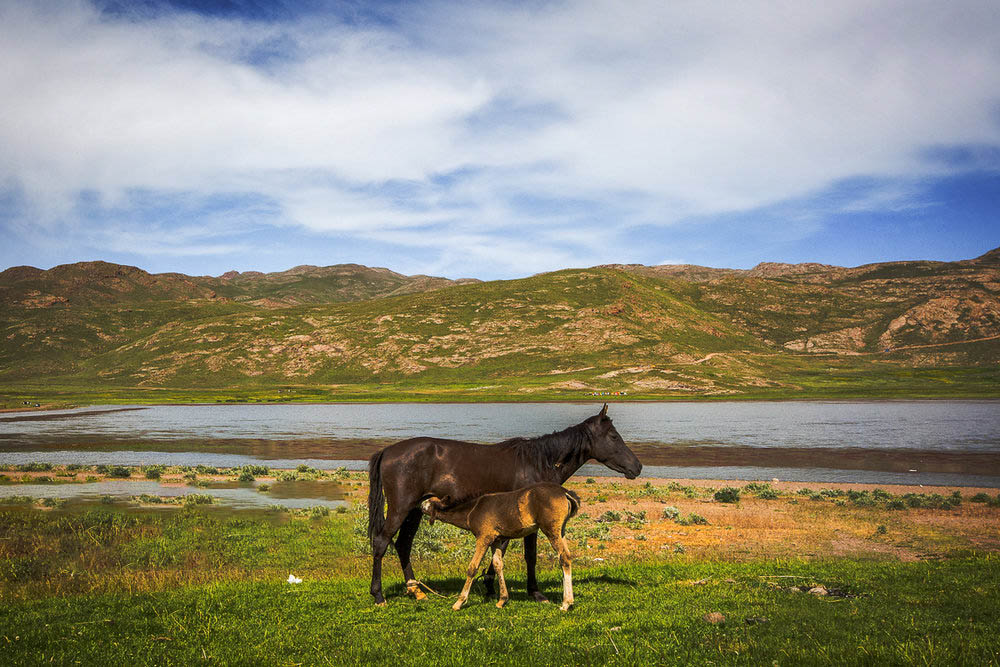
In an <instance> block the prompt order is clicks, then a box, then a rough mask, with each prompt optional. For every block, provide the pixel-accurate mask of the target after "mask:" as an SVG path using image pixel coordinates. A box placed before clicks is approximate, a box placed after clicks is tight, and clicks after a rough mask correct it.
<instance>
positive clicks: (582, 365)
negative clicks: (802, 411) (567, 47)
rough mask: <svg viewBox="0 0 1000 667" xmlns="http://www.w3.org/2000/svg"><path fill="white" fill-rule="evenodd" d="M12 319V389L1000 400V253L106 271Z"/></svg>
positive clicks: (25, 306) (60, 289) (59, 278)
mask: <svg viewBox="0 0 1000 667" xmlns="http://www.w3.org/2000/svg"><path fill="white" fill-rule="evenodd" d="M0 305H2V306H3V314H2V316H0V326H2V327H3V331H4V335H3V338H2V340H0V387H2V386H4V385H6V386H11V387H16V386H18V385H19V384H25V383H29V384H32V385H36V384H37V383H38V382H39V381H40V380H41V379H43V378H45V379H47V380H48V381H51V382H57V383H69V384H78V385H79V384H85V385H88V386H89V385H92V386H105V387H125V388H127V387H145V388H156V387H171V388H213V389H220V390H226V389H229V390H234V389H239V388H243V389H246V388H267V387H279V386H314V387H326V388H330V387H338V386H340V387H343V386H351V387H360V386H365V387H377V386H378V385H385V386H388V385H392V386H407V387H437V388H442V390H445V389H447V388H449V387H450V388H453V389H455V390H456V391H463V392H473V393H474V392H475V391H484V392H486V393H487V394H489V395H523V396H533V395H544V396H547V395H557V396H574V395H583V394H586V393H595V392H629V393H630V394H632V395H637V394H638V395H648V396H661V395H764V396H766V395H770V394H775V395H777V394H781V395H796V393H802V395H809V392H810V391H818V389H817V388H826V389H823V391H828V392H833V391H834V389H832V388H836V391H845V392H847V393H850V392H851V391H854V392H855V393H864V392H865V391H868V392H869V393H871V392H872V391H874V392H876V393H878V392H879V391H886V392H890V394H891V392H892V391H895V389H893V387H903V386H905V387H909V388H910V389H908V390H907V391H911V393H920V388H921V387H922V386H924V384H926V383H927V382H928V381H929V380H927V378H937V379H935V380H933V381H934V382H939V383H940V390H941V392H943V393H945V394H947V392H948V391H949V387H951V390H953V391H954V390H959V389H961V388H962V387H963V386H966V384H968V383H969V382H972V381H973V380H970V379H969V378H973V379H974V381H975V382H976V383H978V384H977V385H976V386H977V387H978V389H976V392H978V394H979V395H995V394H996V391H997V386H998V384H997V379H998V378H997V364H998V362H1000V252H998V251H997V250H994V251H991V252H989V253H986V254H984V255H982V256H981V257H978V258H975V259H970V260H965V261H961V262H927V261H911V262H889V263H880V264H870V265H865V266H860V267H853V268H845V267H836V266H829V265H823V264H815V263H806V264H776V263H762V264H759V265H757V266H756V267H754V268H753V269H750V270H735V269H714V268H709V267H698V266H691V265H685V266H653V267H650V266H641V265H605V266H600V267H594V268H591V269H567V270H563V271H556V272H553V273H546V274H540V275H537V276H532V277H529V278H523V279H518V280H506V281H491V282H479V281H470V280H464V281H451V280H447V279H444V278H433V277H429V276H403V275H401V274H398V273H394V272H392V271H389V270H388V269H380V268H369V267H364V266H360V265H351V264H347V265H338V266H330V267H315V266H300V267H295V268H293V269H289V270H288V271H283V272H280V273H267V274H265V273H258V272H244V273H238V272H230V273H227V274H224V275H222V276H219V277H205V276H203V277H192V276H184V275H181V274H149V273H146V272H144V271H142V270H141V269H137V268H135V267H124V266H119V265H115V264H108V263H103V262H87V263H81V264H73V265H67V266H61V267H55V268H53V269H51V270H49V271H41V270H39V269H34V268H32V267H15V268H12V269H8V270H7V271H4V272H3V273H0ZM956 378H957V379H956ZM963 378H965V379H963ZM955 382H958V384H957V385H955V384H954V383H955ZM949 383H951V384H949ZM963 383H966V384H963ZM852 388H853V389H852ZM873 388H874V389H873ZM879 388H880V389H879Z"/></svg>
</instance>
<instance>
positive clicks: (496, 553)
mask: <svg viewBox="0 0 1000 667" xmlns="http://www.w3.org/2000/svg"><path fill="white" fill-rule="evenodd" d="M504 546H506V545H504ZM493 569H494V570H496V572H497V578H498V579H499V580H500V599H499V600H498V601H497V609H503V606H504V604H505V603H506V602H507V600H508V599H510V595H509V594H508V593H507V582H506V581H504V578H503V550H502V549H500V548H499V547H498V548H496V549H494V550H493Z"/></svg>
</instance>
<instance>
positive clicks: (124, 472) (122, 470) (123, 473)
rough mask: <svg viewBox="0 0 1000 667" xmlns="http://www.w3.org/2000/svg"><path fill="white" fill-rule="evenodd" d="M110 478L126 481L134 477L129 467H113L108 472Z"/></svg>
mask: <svg viewBox="0 0 1000 667" xmlns="http://www.w3.org/2000/svg"><path fill="white" fill-rule="evenodd" d="M107 475H108V477H116V478H119V479H126V478H128V477H131V476H132V469H131V468H129V467H128V466H111V467H110V468H109V469H108V472H107Z"/></svg>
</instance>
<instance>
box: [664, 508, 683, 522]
mask: <svg viewBox="0 0 1000 667" xmlns="http://www.w3.org/2000/svg"><path fill="white" fill-rule="evenodd" d="M680 515H681V511H680V510H679V509H677V508H676V507H674V506H673V505H667V506H666V507H664V508H663V518H664V519H676V518H677V517H679V516H680Z"/></svg>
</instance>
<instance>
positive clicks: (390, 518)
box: [370, 507, 409, 607]
mask: <svg viewBox="0 0 1000 667" xmlns="http://www.w3.org/2000/svg"><path fill="white" fill-rule="evenodd" d="M408 513H409V511H408V510H407V511H405V512H400V511H397V510H394V509H393V508H391V507H390V508H389V511H388V512H386V517H385V525H384V526H383V527H382V532H380V533H378V534H377V535H373V536H372V585H371V589H370V590H371V594H372V597H374V598H375V604H376V605H378V606H380V607H384V606H385V596H384V595H383V594H382V557H383V556H385V550H386V549H388V548H389V543H390V542H392V536H393V535H395V534H396V531H397V530H399V527H400V526H401V525H402V524H403V520H404V519H405V518H406V515H407V514H408Z"/></svg>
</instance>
